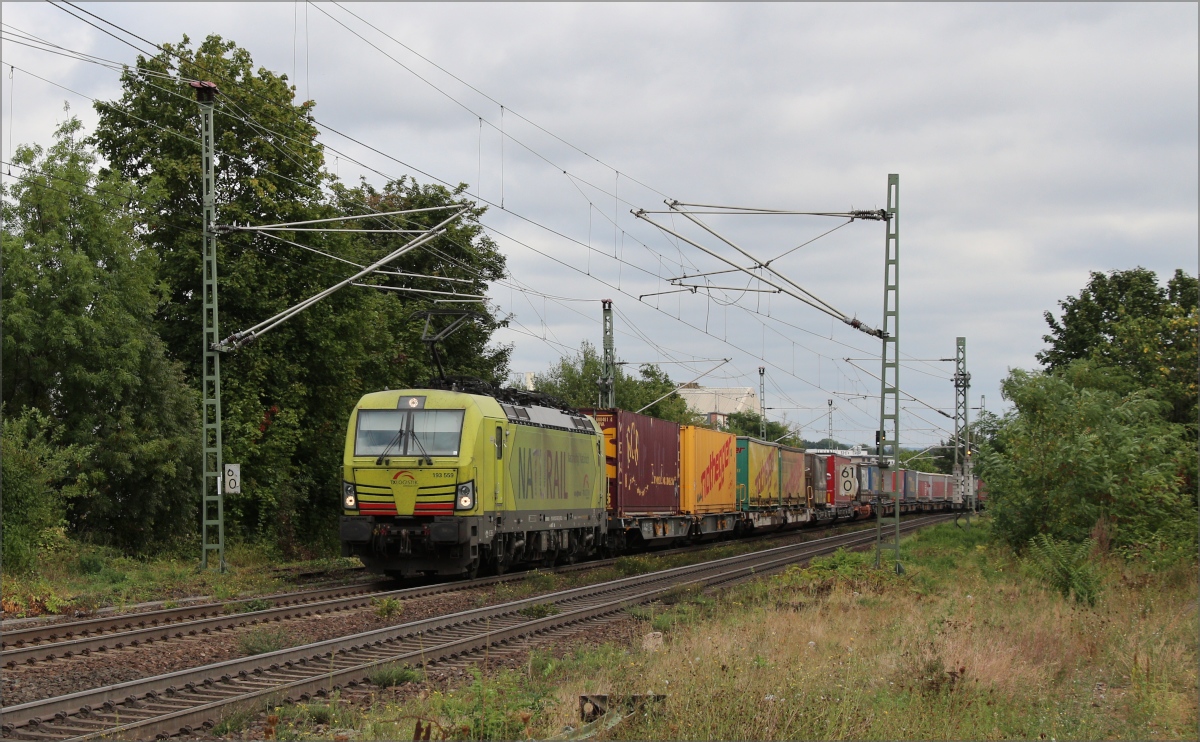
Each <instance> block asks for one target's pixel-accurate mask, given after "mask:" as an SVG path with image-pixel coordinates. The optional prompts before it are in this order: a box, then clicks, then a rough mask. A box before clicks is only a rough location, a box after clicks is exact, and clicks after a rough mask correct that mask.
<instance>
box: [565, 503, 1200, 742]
mask: <svg viewBox="0 0 1200 742" xmlns="http://www.w3.org/2000/svg"><path fill="white" fill-rule="evenodd" d="M982 531H983V529H980V530H977V531H976V532H975V533H973V534H964V533H961V532H955V531H954V530H953V527H952V526H947V527H942V528H939V529H938V530H937V531H935V532H933V533H927V534H924V535H922V536H920V537H917V538H915V539H912V540H910V541H909V542H908V543H907V545H906V546H907V555H906V561H907V562H908V567H909V571H908V574H907V575H906V576H905V577H903V578H895V577H891V576H888V577H885V576H883V575H879V574H877V573H873V572H872V571H871V570H869V569H866V568H865V567H859V566H855V565H853V564H851V565H845V564H844V565H842V567H840V568H838V569H836V570H826V571H825V572H824V573H822V571H821V570H820V569H817V570H791V571H789V572H788V573H786V574H784V575H780V576H776V577H773V578H768V579H765V580H762V581H760V582H759V583H756V584H755V585H752V586H745V587H742V588H739V589H737V590H735V591H732V592H731V593H729V594H727V595H725V596H722V598H721V600H720V601H719V603H718V604H717V606H715V608H714V609H713V610H711V611H709V612H708V614H709V617H708V618H707V619H706V620H703V621H700V622H684V623H680V624H677V625H675V627H674V628H673V629H668V631H667V644H666V646H665V648H664V649H663V650H661V651H659V652H658V653H656V654H653V655H651V654H648V653H643V652H640V651H636V650H634V651H631V653H630V655H629V657H628V658H627V659H626V660H625V661H624V662H623V663H622V664H620V665H611V666H606V667H601V668H595V669H593V670H592V671H591V672H590V675H580V676H576V677H564V678H563V681H562V682H561V684H560V686H559V688H558V689H557V691H556V694H555V695H556V697H557V699H558V701H559V703H558V704H556V705H555V706H554V708H555V711H554V713H553V715H552V718H547V719H545V720H544V721H545V727H546V729H547V730H550V729H562V728H563V727H565V726H569V725H577V724H578V722H577V721H576V720H574V719H573V718H572V716H573V702H574V699H575V698H576V697H577V696H578V695H579V694H581V693H597V692H610V693H613V692H615V693H646V692H655V693H667V694H669V695H670V699H669V701H668V702H667V704H666V706H665V708H664V709H663V711H662V712H661V713H659V714H655V715H649V716H643V717H641V718H635V719H631V720H630V721H629V722H627V723H626V724H624V725H622V726H619V727H617V728H616V729H614V730H612V731H611V732H610V734H611V735H612V736H614V737H615V738H628V739H639V738H641V739H713V738H717V739H733V738H737V739H835V738H836V739H847V738H849V739H880V738H882V739H894V738H920V739H1009V738H1026V739H1039V738H1046V739H1049V738H1057V739H1101V738H1103V739H1110V738H1126V739H1128V738H1134V739H1147V738H1163V739H1177V738H1193V739H1194V738H1195V735H1196V724H1197V715H1196V706H1195V697H1196V692H1197V672H1196V667H1197V632H1196V628H1197V615H1196V567H1195V565H1194V564H1192V565H1180V566H1178V567H1176V568H1175V571H1174V572H1172V573H1169V574H1158V575H1139V576H1138V577H1136V578H1133V579H1131V578H1130V577H1131V574H1132V573H1131V572H1130V570H1129V569H1128V568H1126V567H1125V566H1124V565H1120V564H1107V565H1106V569H1107V571H1108V577H1109V584H1108V586H1107V590H1106V595H1105V598H1104V599H1102V601H1101V602H1100V603H1099V604H1098V605H1097V607H1096V608H1095V609H1088V608H1084V607H1080V606H1078V605H1076V604H1074V603H1068V602H1066V601H1064V599H1063V598H1062V597H1061V596H1059V595H1058V594H1056V593H1052V592H1049V591H1047V590H1044V589H1042V588H1041V587H1040V586H1038V585H1037V584H1034V583H1031V582H1029V581H1028V578H1027V577H1025V576H1023V575H1022V572H1021V570H1020V569H1019V564H1018V563H1017V561H1016V560H1015V559H1014V558H1013V557H1012V555H1011V553H1009V552H1007V550H1005V549H1003V548H1000V547H994V546H991V545H988V544H986V543H985V542H984V536H985V533H984V532H982ZM947 552H950V553H953V554H954V555H955V556H954V557H953V558H952V559H950V560H949V564H947V557H946V554H947ZM849 561H853V560H849ZM663 626H664V623H663V621H662V620H661V617H660V620H658V621H657V622H656V623H655V625H654V627H653V628H656V629H661V628H662V627H663ZM649 628H650V627H649V626H648V627H647V630H649ZM1043 735H1044V736H1043Z"/></svg>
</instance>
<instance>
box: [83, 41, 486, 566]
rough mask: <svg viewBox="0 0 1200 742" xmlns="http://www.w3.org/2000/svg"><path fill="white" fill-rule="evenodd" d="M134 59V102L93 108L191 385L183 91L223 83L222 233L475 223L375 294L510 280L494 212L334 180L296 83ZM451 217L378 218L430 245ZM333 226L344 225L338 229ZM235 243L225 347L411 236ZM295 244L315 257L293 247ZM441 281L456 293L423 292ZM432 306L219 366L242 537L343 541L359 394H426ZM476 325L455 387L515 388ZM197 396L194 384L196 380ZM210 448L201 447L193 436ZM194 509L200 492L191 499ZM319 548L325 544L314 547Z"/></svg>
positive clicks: (208, 59)
mask: <svg viewBox="0 0 1200 742" xmlns="http://www.w3.org/2000/svg"><path fill="white" fill-rule="evenodd" d="M162 49H163V50H164V51H162V53H160V54H158V55H156V56H154V57H151V58H143V57H139V59H138V65H137V69H132V68H131V69H129V70H127V71H126V72H125V73H124V74H123V75H122V95H121V97H120V98H119V99H118V100H117V101H115V102H112V103H98V104H97V111H98V113H99V117H100V122H99V126H98V128H97V130H96V133H95V135H94V137H93V139H94V141H95V143H96V146H97V147H98V149H99V151H100V153H101V154H102V155H103V156H104V157H105V158H106V159H107V161H108V162H109V164H110V167H111V168H112V170H113V171H114V172H115V173H118V174H119V175H120V176H121V177H124V178H127V179H129V180H131V181H133V182H134V183H135V184H136V185H137V186H138V187H139V189H140V190H141V191H142V192H144V194H145V196H144V198H143V200H142V203H141V211H140V215H141V218H142V221H143V223H144V229H143V230H142V231H141V232H140V233H139V236H140V238H141V241H142V244H143V245H144V246H145V247H146V248H147V249H148V251H149V252H150V253H151V254H152V255H154V256H155V257H156V259H157V260H158V263H159V270H158V277H159V280H160V282H161V285H162V288H163V292H164V295H165V297H166V301H164V302H162V303H161V304H160V305H159V307H158V311H157V312H156V313H155V317H154V328H155V330H156V332H157V333H158V334H159V335H160V336H161V337H162V338H163V339H164V341H165V343H166V346H167V349H168V352H169V354H170V356H171V357H172V358H175V359H178V360H179V361H180V362H182V363H183V364H184V367H185V368H186V370H187V372H188V376H189V378H191V379H193V380H194V379H196V378H197V375H198V373H199V371H200V363H201V359H202V357H203V348H202V344H201V333H200V329H201V328H200V319H201V292H200V287H201V282H202V279H201V257H202V253H201V239H202V234H201V231H200V230H201V222H200V219H201V203H200V187H199V184H200V178H201V170H200V167H201V161H200V149H199V147H200V144H199V139H198V137H197V134H196V132H198V130H199V118H200V114H199V111H198V107H197V105H196V103H195V101H194V96H193V94H192V90H191V89H190V88H189V87H188V80H194V79H200V80H210V81H213V82H215V83H216V84H217V86H218V88H219V90H220V93H219V95H218V96H217V102H216V113H215V126H214V130H215V139H216V149H217V152H218V158H217V162H216V197H217V222H218V223H219V224H242V225H254V224H267V223H284V222H294V221H302V220H309V219H321V218H330V217H336V216H341V215H347V214H370V213H378V212H387V211H395V210H402V209H414V208H432V207H448V206H467V207H468V208H469V211H468V213H467V214H466V216H465V217H463V218H461V219H459V220H458V221H457V222H455V223H453V224H451V225H449V227H448V229H447V231H446V233H445V234H444V235H443V236H441V237H439V238H437V239H436V240H434V241H433V242H431V243H429V244H428V245H426V246H423V247H421V248H418V249H417V250H414V251H413V252H411V253H408V254H406V255H404V256H403V257H402V258H400V259H398V260H397V261H395V262H394V263H393V264H392V265H390V266H389V267H388V269H389V270H391V271H392V274H391V275H379V276H377V277H375V278H371V279H369V280H367V281H365V282H366V283H377V284H380V285H387V286H391V287H393V288H400V289H417V290H420V291H454V292H458V293H465V294H473V295H481V294H482V293H483V290H484V288H485V286H486V283H487V282H488V281H490V280H494V279H496V278H499V277H501V276H503V275H504V258H503V256H502V255H501V254H500V252H499V251H498V250H497V249H496V246H495V245H494V244H493V243H492V242H491V241H490V240H489V239H488V238H487V237H486V236H485V235H484V234H483V230H482V227H481V226H480V224H479V217H480V215H481V214H482V213H483V209H481V208H476V207H474V205H473V204H471V203H469V202H467V201H466V200H465V199H464V198H463V197H462V193H463V191H464V190H465V186H460V187H459V188H457V189H448V188H445V187H442V186H438V185H421V184H418V183H415V182H413V181H412V180H410V179H407V178H401V179H399V180H397V181H394V182H389V183H386V184H384V185H383V186H382V187H380V188H376V187H374V186H371V185H369V184H367V183H365V182H364V183H360V184H359V185H358V186H356V187H348V186H346V185H343V184H341V183H339V182H336V179H335V178H333V176H332V175H330V174H329V173H328V172H327V171H326V170H325V169H324V165H325V161H324V152H323V150H322V147H321V145H320V144H319V143H318V142H317V141H316V136H317V133H318V132H317V129H316V127H315V125H314V123H313V118H312V111H313V108H314V104H313V102H312V101H306V102H297V101H296V100H295V98H294V95H295V89H294V87H292V86H291V85H290V84H289V82H288V80H287V78H286V76H283V75H277V74H275V73H273V72H271V71H269V70H266V69H263V68H255V67H254V64H253V60H252V59H251V57H250V55H249V53H248V52H246V51H245V50H244V49H241V48H239V47H237V46H236V45H235V44H234V43H233V42H231V41H226V40H224V39H221V38H220V37H217V36H209V37H208V38H206V39H205V40H204V41H203V42H202V43H201V44H199V46H197V47H194V48H193V47H192V45H191V43H190V41H189V40H188V39H187V37H184V39H183V41H182V42H181V43H179V44H174V45H172V44H167V45H163V47H162ZM451 213H452V212H451V211H449V210H443V211H430V212H424V213H421V214H409V215H403V216H398V217H391V218H384V217H380V218H378V219H370V220H364V221H358V222H355V223H354V224H353V225H345V226H357V227H366V228H374V229H381V228H384V229H396V228H399V229H417V228H428V227H431V226H433V225H434V224H436V223H438V222H440V221H442V220H444V219H445V218H446V217H448V216H449V215H450V214H451ZM335 226H337V225H335ZM275 234H276V236H277V237H279V238H282V240H286V241H287V242H285V241H281V240H279V239H272V238H269V237H265V236H263V235H261V234H254V233H247V232H239V233H233V234H230V235H227V236H222V237H221V239H220V240H219V242H218V244H219V247H218V274H219V276H220V292H221V295H220V302H221V303H220V309H221V315H220V323H221V326H220V330H221V335H222V336H226V335H229V334H232V333H233V332H234V331H239V330H243V329H246V328H249V327H252V326H254V325H256V324H258V323H259V322H261V321H263V320H265V319H268V318H270V317H272V316H275V315H276V314H278V313H279V312H281V311H283V310H284V309H286V308H288V307H291V306H293V305H295V304H297V303H298V302H300V301H302V300H303V299H306V298H308V297H309V296H312V295H313V294H315V293H317V292H319V291H321V290H323V289H325V288H327V287H329V286H331V285H333V284H335V283H337V282H338V281H340V280H342V279H344V278H346V277H348V276H349V275H352V274H353V273H354V272H356V270H357V269H356V268H354V267H352V266H349V265H347V264H346V263H347V262H350V263H353V264H357V265H365V264H367V263H370V262H374V261H375V260H377V259H378V258H380V257H382V256H383V255H385V254H388V253H389V252H391V251H393V250H395V249H396V248H397V247H398V246H399V245H400V244H401V243H402V242H405V241H407V240H409V239H412V236H411V235H399V234H395V233H391V234H359V233H347V232H341V233H312V232H284V233H275ZM288 242H291V243H300V244H302V245H304V246H307V247H310V248H313V249H314V250H316V251H319V252H320V253H325V254H319V253H317V252H313V251H312V250H306V249H303V248H301V247H297V246H296V245H295V244H288ZM403 273H407V274H416V275H418V276H419V275H423V276H438V277H443V278H445V279H456V281H455V282H450V281H440V280H432V279H428V278H420V277H414V275H407V276H406V275H398V274H403ZM436 297H437V294H430V293H418V292H414V291H407V292H389V291H383V290H374V289H370V288H358V287H349V288H346V289H343V290H342V291H340V292H338V293H336V294H334V295H332V296H331V297H329V298H327V299H325V300H323V301H322V302H320V303H318V304H316V305H314V306H312V307H311V308H310V309H307V310H305V311H304V312H303V313H302V314H300V315H298V316H297V317H296V318H295V319H292V320H290V321H289V322H288V323H286V324H284V325H282V326H280V327H279V328H278V329H275V330H273V331H272V332H271V333H269V334H267V335H265V336H263V337H262V338H261V339H260V340H258V341H257V342H255V343H254V344H252V345H250V346H247V347H245V348H243V349H241V350H239V351H237V352H236V353H230V354H227V355H225V356H224V357H223V358H222V366H221V372H222V397H223V399H222V403H223V404H222V407H223V412H224V426H223V427H224V443H225V449H224V456H225V460H226V461H235V462H239V463H241V464H242V471H243V488H242V494H240V495H230V496H229V497H227V499H226V513H227V517H228V518H229V519H230V521H231V526H233V527H232V528H231V533H232V534H233V535H234V536H235V537H236V536H237V535H238V534H241V535H245V536H254V535H257V534H261V535H265V536H272V537H275V538H277V539H278V540H279V542H280V543H281V544H282V545H283V546H284V550H285V552H287V551H290V550H293V549H299V548H301V547H304V546H305V545H311V544H314V543H318V542H319V541H320V540H324V541H325V542H327V543H328V542H331V541H332V539H333V538H334V537H335V529H334V528H333V525H332V524H333V519H334V518H335V516H336V512H337V501H338V498H337V497H336V493H337V491H338V474H337V472H338V463H339V462H340V459H341V455H342V449H343V440H344V435H345V425H346V419H347V416H348V414H349V412H350V410H351V409H352V408H353V405H354V404H355V403H356V402H357V400H358V398H359V397H360V396H361V395H362V394H363V393H364V392H369V391H375V390H378V389H382V388H385V387H392V388H395V387H397V386H423V385H425V383H426V382H427V381H428V379H429V377H430V376H431V368H432V365H431V363H430V362H429V360H428V353H427V349H426V348H425V347H424V345H422V343H421V342H420V336H421V330H422V327H423V323H422V322H421V320H420V317H419V312H420V311H422V310H425V309H429V308H431V307H432V306H434V305H433V299H435V298H436ZM476 306H480V307H481V308H480V310H479V311H480V314H481V317H480V321H478V322H476V323H474V324H472V325H471V326H469V327H467V328H465V329H464V330H462V331H460V332H458V333H456V334H455V335H454V336H452V337H451V338H450V339H449V340H448V341H447V344H446V347H445V348H444V350H443V352H444V355H445V357H446V358H447V359H448V365H449V368H448V369H447V370H448V372H449V373H451V374H457V375H470V376H476V377H481V378H483V379H485V380H488V381H493V382H494V381H497V380H499V379H503V378H504V377H505V376H506V372H507V361H508V355H509V349H508V348H503V347H492V346H490V345H489V341H490V337H491V332H492V330H494V329H495V327H496V326H497V322H496V320H495V318H494V317H492V316H491V315H490V313H489V312H488V310H486V309H484V308H482V305H476ZM192 383H193V385H195V386H198V384H197V383H196V382H195V381H193V382H192ZM197 437H198V433H197ZM189 490H190V491H195V492H196V498H197V499H198V497H199V485H198V482H195V483H193V484H191V485H190V486H189ZM312 534H323V537H322V539H314V538H313V535H312Z"/></svg>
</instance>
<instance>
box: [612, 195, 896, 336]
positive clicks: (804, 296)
mask: <svg viewBox="0 0 1200 742" xmlns="http://www.w3.org/2000/svg"><path fill="white" fill-rule="evenodd" d="M630 213H632V214H633V215H634V216H636V217H637V218H638V219H642V220H644V221H647V222H649V223H651V224H653V225H654V226H656V227H658V228H659V229H661V230H662V231H664V232H666V233H667V234H669V235H671V236H673V237H677V238H678V239H681V240H683V241H684V242H686V243H688V244H689V245H691V246H692V247H694V248H696V249H698V250H703V251H704V252H706V253H708V254H709V255H711V256H713V257H714V258H716V259H717V260H720V261H721V262H723V263H726V264H727V265H730V266H733V267H734V268H736V269H737V270H739V271H741V272H742V273H745V274H747V275H749V276H753V277H755V278H757V279H758V280H760V281H762V282H763V283H765V284H767V285H768V286H771V287H772V288H775V289H778V290H779V291H780V293H784V294H787V295H788V296H790V297H792V298H793V299H796V300H798V301H801V302H803V303H805V304H807V305H809V306H810V307H812V308H813V309H817V310H820V311H821V312H824V313H825V314H828V315H829V316H830V317H833V318H835V319H839V320H841V321H842V322H845V323H846V324H848V325H850V326H851V327H853V328H854V329H856V330H861V331H862V332H865V333H867V334H868V335H873V336H875V337H877V338H883V337H884V332H883V331H882V330H876V329H874V328H872V327H870V326H868V325H866V324H864V323H863V322H862V321H860V320H858V319H855V318H853V317H850V316H849V315H846V314H845V313H843V312H841V311H839V310H837V309H835V308H834V307H832V306H830V305H829V304H826V303H825V302H824V301H823V300H821V299H820V298H819V297H815V296H813V295H812V294H810V293H809V292H808V291H805V290H804V289H801V288H799V287H797V288H798V289H799V291H800V292H802V293H797V292H796V291H793V290H791V289H790V288H785V287H784V286H780V285H779V284H778V283H775V282H774V281H772V280H771V279H769V278H766V277H764V276H760V275H758V274H757V273H754V272H753V271H751V269H749V268H745V267H743V266H740V265H738V264H737V263H735V262H733V261H732V260H730V259H729V258H726V257H725V256H724V255H721V254H719V253H716V252H714V251H712V250H710V249H708V248H707V247H705V246H704V245H701V244H700V243H698V242H696V241H695V240H692V239H689V238H687V237H685V236H683V235H681V234H679V233H678V232H676V231H675V230H673V229H671V228H670V227H667V226H665V225H663V224H659V223H658V222H656V221H654V220H653V219H651V218H649V217H648V216H646V213H647V212H645V211H644V210H641V209H638V210H633V211H631V212H630ZM675 213H682V214H683V215H685V216H686V212H675ZM701 226H703V225H701ZM722 240H724V238H722ZM750 259H751V260H754V257H753V256H750ZM755 262H756V263H757V262H758V261H755ZM755 267H759V266H755ZM767 270H771V269H770V268H768V269H767ZM771 272H772V273H775V271H773V270H771ZM776 275H778V274H776ZM789 283H791V282H790V281H789ZM793 285H794V284H793ZM818 302H820V303H818Z"/></svg>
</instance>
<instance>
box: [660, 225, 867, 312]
mask: <svg viewBox="0 0 1200 742" xmlns="http://www.w3.org/2000/svg"><path fill="white" fill-rule="evenodd" d="M671 206H672V208H674V206H675V203H674V202H672V203H671ZM678 213H680V214H683V215H684V216H685V217H687V218H688V219H689V220H690V221H691V222H693V223H694V224H696V225H697V226H699V227H700V228H701V229H703V230H704V231H705V232H708V233H709V234H711V235H712V236H713V237H716V238H717V239H718V240H720V241H721V242H724V243H725V244H726V245H729V246H730V247H732V248H733V249H734V250H737V251H738V252H740V253H741V254H742V255H744V256H746V257H747V258H749V259H750V260H752V261H753V262H754V266H755V267H756V268H764V269H766V270H769V271H771V273H773V274H775V276H776V277H777V278H779V280H781V281H783V282H784V283H786V284H788V285H789V286H791V287H792V288H794V289H795V290H797V291H799V292H800V293H802V294H804V295H805V296H807V297H808V298H810V299H812V300H813V301H814V302H816V303H817V305H818V306H819V307H821V308H822V310H823V311H824V312H825V313H826V314H831V315H833V316H834V317H837V318H838V319H840V320H842V321H843V322H845V323H846V324H848V325H851V326H853V323H852V322H850V321H849V319H848V318H847V316H846V314H845V313H844V312H842V311H841V310H839V309H837V308H836V307H834V306H833V305H832V304H830V303H829V302H827V301H825V300H824V299H822V298H821V297H819V296H817V295H816V294H814V293H813V292H811V291H809V290H808V289H806V288H804V287H803V286H801V285H800V284H798V283H796V282H795V281H793V280H792V279H790V278H788V277H787V276H785V275H783V274H782V273H780V272H779V271H777V270H775V269H774V268H772V267H771V266H770V265H769V264H768V263H764V262H762V261H761V260H759V259H758V258H757V257H755V256H754V255H751V254H750V251H749V250H746V249H744V248H742V246H741V245H738V244H737V243H735V242H734V241H733V240H731V239H729V238H728V237H726V236H725V235H723V234H720V233H719V232H717V230H715V229H713V228H712V227H710V226H708V225H707V224H705V223H704V222H702V221H700V219H699V218H697V217H696V216H695V215H694V214H692V213H691V212H688V211H683V210H679V211H678ZM855 329H859V328H857V327H855ZM867 329H868V330H870V328H867Z"/></svg>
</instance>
